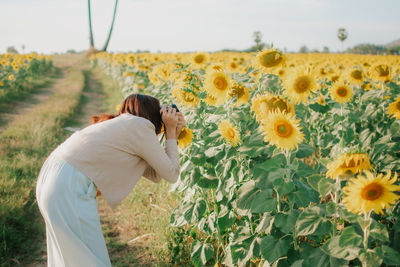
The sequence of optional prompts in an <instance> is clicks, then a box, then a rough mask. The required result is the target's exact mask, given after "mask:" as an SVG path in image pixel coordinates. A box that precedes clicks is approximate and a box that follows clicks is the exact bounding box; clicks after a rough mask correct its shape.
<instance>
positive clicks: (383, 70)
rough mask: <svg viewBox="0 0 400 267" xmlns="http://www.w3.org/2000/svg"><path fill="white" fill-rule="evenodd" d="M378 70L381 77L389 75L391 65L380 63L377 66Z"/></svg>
mask: <svg viewBox="0 0 400 267" xmlns="http://www.w3.org/2000/svg"><path fill="white" fill-rule="evenodd" d="M375 70H376V72H378V75H379V76H380V77H386V76H388V75H389V67H388V66H386V65H379V66H377V67H376V68H375Z"/></svg>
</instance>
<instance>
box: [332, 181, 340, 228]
mask: <svg viewBox="0 0 400 267" xmlns="http://www.w3.org/2000/svg"><path fill="white" fill-rule="evenodd" d="M339 190H340V180H339V178H336V186H335V193H334V195H333V202H334V203H335V213H334V215H333V226H332V227H333V229H332V236H336V231H337V221H338V219H337V218H338V217H339V214H338V210H337V204H338V192H339Z"/></svg>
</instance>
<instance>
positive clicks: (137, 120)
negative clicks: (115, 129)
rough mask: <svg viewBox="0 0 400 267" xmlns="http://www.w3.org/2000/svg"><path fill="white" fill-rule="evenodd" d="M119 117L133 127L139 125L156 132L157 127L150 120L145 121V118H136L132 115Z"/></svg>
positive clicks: (127, 114)
mask: <svg viewBox="0 0 400 267" xmlns="http://www.w3.org/2000/svg"><path fill="white" fill-rule="evenodd" d="M118 117H121V118H120V119H121V120H126V121H128V122H129V124H130V125H132V126H136V127H137V126H138V125H142V126H143V127H149V128H151V129H152V130H155V126H154V124H153V123H152V122H151V121H149V120H148V119H145V118H143V117H139V116H135V115H133V114H130V113H123V114H121V115H119V116H118Z"/></svg>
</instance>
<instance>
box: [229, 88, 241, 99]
mask: <svg viewBox="0 0 400 267" xmlns="http://www.w3.org/2000/svg"><path fill="white" fill-rule="evenodd" d="M235 95H237V97H238V98H241V97H242V96H244V87H243V86H240V85H238V86H235V87H233V88H232V89H231V90H230V91H229V96H231V97H233V96H235Z"/></svg>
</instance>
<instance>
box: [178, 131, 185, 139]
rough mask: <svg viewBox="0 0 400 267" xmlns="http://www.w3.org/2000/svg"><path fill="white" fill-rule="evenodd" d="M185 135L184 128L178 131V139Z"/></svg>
mask: <svg viewBox="0 0 400 267" xmlns="http://www.w3.org/2000/svg"><path fill="white" fill-rule="evenodd" d="M185 136H186V130H185V129H182V131H181V133H180V134H179V136H178V139H182V138H185Z"/></svg>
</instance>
